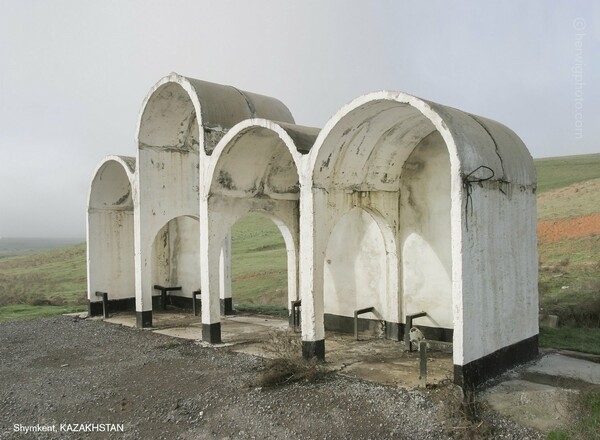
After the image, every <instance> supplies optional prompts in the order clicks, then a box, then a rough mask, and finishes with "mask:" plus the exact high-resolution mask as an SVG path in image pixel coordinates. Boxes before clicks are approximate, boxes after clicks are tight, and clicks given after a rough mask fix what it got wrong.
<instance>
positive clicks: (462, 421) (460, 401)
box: [433, 380, 494, 440]
mask: <svg viewBox="0 0 600 440" xmlns="http://www.w3.org/2000/svg"><path fill="white" fill-rule="evenodd" d="M433 396H434V398H436V400H437V401H438V409H439V411H438V413H437V415H438V418H439V419H440V421H442V422H443V425H444V431H445V433H446V434H447V435H449V436H450V437H452V438H455V439H461V440H463V439H464V440H467V439H468V440H483V439H490V438H494V436H493V428H492V426H491V425H490V424H489V423H488V422H487V421H485V420H484V419H482V418H481V417H480V414H481V411H482V403H481V402H480V401H479V400H477V395H476V394H475V392H466V393H464V394H463V391H462V389H461V388H460V387H458V386H456V385H454V384H452V381H451V380H447V381H444V384H443V385H441V386H440V387H438V388H436V389H435V390H434V392H433Z"/></svg>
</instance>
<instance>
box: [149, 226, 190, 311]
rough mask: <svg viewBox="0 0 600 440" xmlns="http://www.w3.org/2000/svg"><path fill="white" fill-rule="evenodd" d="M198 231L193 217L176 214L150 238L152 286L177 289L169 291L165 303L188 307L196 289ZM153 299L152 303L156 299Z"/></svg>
mask: <svg viewBox="0 0 600 440" xmlns="http://www.w3.org/2000/svg"><path fill="white" fill-rule="evenodd" d="M199 232H200V228H199V225H198V219H197V218H196V217H191V216H180V217H176V218H174V219H172V220H170V221H169V222H168V223H167V224H166V225H164V226H163V227H162V228H161V229H160V231H159V232H158V233H157V234H156V237H155V238H154V242H153V244H152V285H153V286H155V285H158V286H163V287H168V288H174V287H177V288H181V289H180V290H176V291H171V292H169V294H168V298H167V304H168V305H171V306H176V307H182V308H183V307H185V308H191V307H192V293H193V292H194V291H196V290H199V289H200V251H199V247H198V242H199ZM157 293H158V292H157V291H155V294H157ZM155 298H156V300H154V302H156V301H157V300H159V297H155Z"/></svg>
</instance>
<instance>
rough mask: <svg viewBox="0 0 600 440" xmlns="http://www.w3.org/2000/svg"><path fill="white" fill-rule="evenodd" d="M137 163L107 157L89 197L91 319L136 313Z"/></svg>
mask: <svg viewBox="0 0 600 440" xmlns="http://www.w3.org/2000/svg"><path fill="white" fill-rule="evenodd" d="M135 164H136V163H135V159H134V158H132V157H126V156H108V157H106V158H105V159H104V160H102V162H100V163H99V164H98V166H97V167H96V171H95V172H94V177H93V179H92V182H91V185H90V190H89V194H88V208H87V290H88V303H89V314H90V316H97V315H102V312H103V306H102V297H101V296H98V295H97V294H96V292H106V293H107V294H108V308H109V311H115V310H127V309H130V310H133V309H135V278H134V218H133V217H134V212H133V205H134V194H133V190H132V188H133V183H134V173H135Z"/></svg>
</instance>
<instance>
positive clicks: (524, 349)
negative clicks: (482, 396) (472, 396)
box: [454, 335, 538, 390]
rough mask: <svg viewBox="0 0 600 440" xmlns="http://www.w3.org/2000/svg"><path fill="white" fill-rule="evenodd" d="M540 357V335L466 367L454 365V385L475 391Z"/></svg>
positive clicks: (491, 354) (472, 362)
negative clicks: (520, 365) (489, 381)
mask: <svg viewBox="0 0 600 440" xmlns="http://www.w3.org/2000/svg"><path fill="white" fill-rule="evenodd" d="M537 355H538V335H535V336H532V337H530V338H527V339H524V340H522V341H520V342H517V343H515V344H512V345H509V346H508V347H504V348H501V349H500V350H496V351H495V352H493V353H490V354H488V355H487V356H484V357H482V358H480V359H476V360H474V361H471V362H469V363H468V364H465V365H454V383H455V384H457V385H458V386H460V387H462V389H463V390H474V389H475V388H477V387H478V386H480V385H482V384H483V383H484V382H485V381H487V380H488V379H491V378H493V377H495V376H498V375H500V374H502V373H504V372H505V371H506V370H508V369H510V368H512V367H514V366H516V365H518V364H522V363H525V362H528V361H530V360H532V359H534V358H535V357H536V356H537Z"/></svg>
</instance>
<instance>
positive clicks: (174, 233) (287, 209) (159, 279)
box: [88, 74, 538, 388]
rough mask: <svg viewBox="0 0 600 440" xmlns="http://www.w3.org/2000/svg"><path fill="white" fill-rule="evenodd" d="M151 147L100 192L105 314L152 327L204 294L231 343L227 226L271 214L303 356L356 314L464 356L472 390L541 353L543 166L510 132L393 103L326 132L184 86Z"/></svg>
mask: <svg viewBox="0 0 600 440" xmlns="http://www.w3.org/2000/svg"><path fill="white" fill-rule="evenodd" d="M137 147H138V154H137V157H136V158H135V159H132V158H122V157H119V156H109V157H108V158H106V159H104V160H103V161H102V162H101V163H100V165H99V166H98V168H97V169H96V172H95V175H94V178H93V180H92V184H91V189H90V197H89V202H88V299H89V301H90V314H91V315H97V314H100V313H102V310H103V309H102V305H101V302H100V301H101V299H102V298H101V297H100V296H98V295H97V293H96V292H106V293H107V294H108V298H107V300H108V304H107V306H108V307H109V308H111V309H112V310H118V309H135V312H136V316H137V326H138V327H142V328H143V327H151V326H152V323H153V321H152V311H153V308H154V309H156V308H157V306H158V298H159V297H158V296H157V295H156V293H158V292H157V291H156V290H155V289H154V286H155V285H159V286H162V287H168V288H173V287H175V286H177V288H178V289H179V288H180V289H179V290H177V291H173V292H170V296H171V299H172V301H175V303H176V304H179V305H183V306H188V307H189V306H191V305H192V301H193V299H192V298H193V292H195V291H198V290H201V292H202V294H201V305H202V317H201V323H202V335H203V336H202V337H203V339H204V340H205V341H206V342H209V343H220V342H221V326H220V321H221V315H222V314H227V313H228V312H230V311H231V275H230V265H231V263H230V258H231V249H230V246H231V241H230V228H231V226H232V225H233V224H234V223H235V222H236V221H237V220H238V219H239V218H241V217H242V216H243V215H245V214H246V213H249V212H260V213H262V214H263V215H265V216H267V217H268V218H270V219H271V220H273V221H274V223H275V224H276V225H277V226H278V228H279V230H280V231H281V233H282V235H283V237H284V241H285V245H286V249H287V259H288V261H287V263H288V289H287V291H288V303H291V302H292V301H296V300H301V318H302V319H301V333H302V336H301V337H302V346H303V354H304V356H305V357H313V356H316V357H317V358H320V359H325V353H326V342H325V341H326V338H325V331H326V330H335V331H342V332H351V331H352V330H353V327H354V322H355V316H356V315H355V313H357V312H358V311H361V312H362V313H361V315H360V319H358V320H357V323H358V324H359V326H360V329H361V330H362V329H371V330H378V331H379V332H380V333H381V335H382V336H384V337H386V338H389V339H392V340H402V339H403V338H404V337H405V335H406V334H407V332H408V330H410V327H412V326H417V327H418V328H419V329H420V330H421V331H422V332H423V334H424V335H425V336H426V337H427V338H428V339H431V340H439V341H445V342H449V343H452V345H453V364H454V381H455V382H456V383H457V384H459V385H461V386H463V387H471V388H472V387H475V386H477V385H479V384H481V383H482V382H484V381H485V380H487V379H488V378H490V377H493V376H494V375H496V374H498V373H500V372H502V371H504V370H506V369H507V368H510V367H511V366H513V365H516V364H517V363H520V362H524V361H527V360H529V359H532V358H533V357H534V356H535V355H536V354H537V335H538V321H537V316H538V293H537V248H536V199H535V189H536V176H535V168H534V164H533V160H532V158H531V156H530V154H529V152H528V151H527V148H526V147H525V145H524V144H523V143H522V142H521V140H520V139H519V138H518V136H517V135H516V134H514V133H513V132H512V131H511V130H510V129H508V128H507V127H505V126H503V125H501V124H499V123H497V122H495V121H492V120H489V119H486V118H482V117H479V116H474V115H471V114H468V113H465V112H462V111H460V110H456V109H453V108H450V107H446V106H443V105H440V104H436V103H433V102H430V101H426V100H422V99H419V98H416V97H414V96H411V95H408V94H405V93H401V92H391V91H384V92H376V93H372V94H368V95H364V96H361V97H359V98H357V99H355V100H354V101H352V102H351V103H349V104H347V105H346V106H344V107H343V108H342V109H341V110H340V111H338V112H337V113H336V114H335V115H334V116H333V117H332V118H331V119H330V120H329V121H328V122H327V124H326V125H325V127H324V128H323V129H322V130H319V129H316V128H310V127H304V126H300V125H297V124H295V122H294V119H293V117H292V115H291V113H290V111H289V110H288V109H287V108H286V107H285V105H284V104H282V103H281V102H280V101H278V100H276V99H274V98H269V97H265V96H261V95H256V94H253V93H249V92H244V91H241V90H239V89H236V88H234V87H231V86H222V85H217V84H212V83H207V82H204V81H199V80H194V79H191V78H185V77H182V76H180V75H177V74H171V75H169V76H167V77H165V78H163V79H161V80H160V81H159V82H158V83H157V84H156V85H155V86H154V87H153V88H152V89H151V91H150V93H149V94H148V96H147V98H146V100H145V101H144V104H143V106H142V111H141V113H140V118H139V123H138V135H137ZM290 312H291V310H290ZM413 319H414V322H413Z"/></svg>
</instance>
